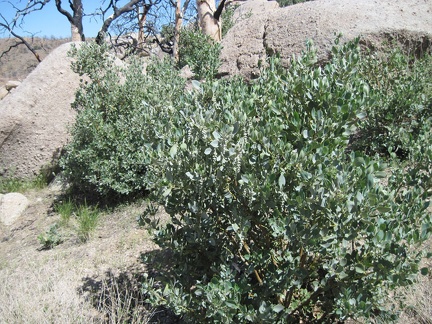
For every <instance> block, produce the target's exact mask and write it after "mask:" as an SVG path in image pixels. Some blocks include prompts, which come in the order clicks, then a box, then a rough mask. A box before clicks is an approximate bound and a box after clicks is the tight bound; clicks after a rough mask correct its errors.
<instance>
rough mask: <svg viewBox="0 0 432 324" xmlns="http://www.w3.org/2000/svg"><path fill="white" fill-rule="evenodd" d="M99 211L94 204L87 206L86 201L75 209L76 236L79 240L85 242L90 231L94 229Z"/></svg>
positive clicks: (88, 237)
mask: <svg viewBox="0 0 432 324" xmlns="http://www.w3.org/2000/svg"><path fill="white" fill-rule="evenodd" d="M99 215H100V212H99V210H98V209H97V207H95V206H88V205H87V202H84V204H83V205H80V206H79V207H78V208H77V211H76V218H77V221H78V230H77V232H78V238H79V240H80V241H81V242H87V241H88V240H89V239H90V235H91V233H92V232H93V231H94V230H95V229H96V226H97V223H98V220H99Z"/></svg>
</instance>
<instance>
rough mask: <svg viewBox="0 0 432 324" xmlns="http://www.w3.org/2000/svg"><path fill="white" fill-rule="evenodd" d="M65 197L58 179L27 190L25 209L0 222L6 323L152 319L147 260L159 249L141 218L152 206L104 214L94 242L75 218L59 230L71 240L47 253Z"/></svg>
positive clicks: (0, 288) (1, 303) (1, 304)
mask: <svg viewBox="0 0 432 324" xmlns="http://www.w3.org/2000/svg"><path fill="white" fill-rule="evenodd" d="M61 194H62V191H61V188H60V186H59V185H58V184H57V185H50V186H48V187H47V188H44V189H41V190H31V191H29V192H26V193H25V195H26V196H27V197H28V199H29V201H30V205H29V207H28V208H27V210H26V211H25V213H24V214H23V215H22V216H21V217H20V218H19V219H18V220H17V221H16V222H15V223H14V224H13V225H11V226H9V227H6V226H5V225H0V283H1V284H0V322H1V323H101V322H107V323H121V322H124V320H125V319H129V320H131V318H132V317H133V318H134V320H132V322H135V323H143V322H144V323H145V322H147V321H148V320H149V319H150V317H151V316H150V315H151V313H152V312H154V311H152V310H149V309H148V307H145V306H143V299H144V298H142V297H143V296H142V295H140V294H141V293H140V289H139V287H140V283H139V281H140V278H141V276H142V274H143V273H144V272H145V270H146V269H145V266H144V264H143V262H142V260H141V257H142V256H143V255H145V254H146V253H151V252H152V251H153V252H154V251H157V247H156V246H155V245H154V244H153V243H152V242H151V240H150V235H149V233H148V231H147V230H146V229H144V228H142V227H139V226H138V223H137V221H136V218H137V217H138V216H139V215H140V213H142V211H143V210H144V204H145V203H144V202H139V203H134V204H130V205H125V206H120V207H116V208H115V209H114V210H112V211H109V212H108V211H106V212H102V214H101V215H100V219H99V223H98V226H97V228H96V230H95V232H94V233H92V235H91V238H90V240H89V241H88V242H86V243H81V242H80V240H79V239H78V237H77V234H76V230H75V229H74V224H73V221H71V222H70V223H69V224H68V225H66V226H61V227H60V228H59V233H60V235H61V237H62V239H63V243H61V244H60V245H58V246H56V247H54V248H53V249H47V250H45V249H42V247H43V246H42V245H41V243H40V242H39V240H38V236H39V235H40V234H41V233H45V232H46V231H47V230H48V229H49V228H50V226H52V225H53V224H56V223H57V224H59V223H60V222H61V219H60V215H59V214H58V213H56V212H55V211H54V209H53V206H54V204H55V202H56V201H58V200H59V199H61ZM136 298H140V299H141V300H140V301H137V300H136ZM127 303H130V304H129V305H127ZM128 312H129V314H124V313H128ZM132 313H135V314H133V315H131V314H132Z"/></svg>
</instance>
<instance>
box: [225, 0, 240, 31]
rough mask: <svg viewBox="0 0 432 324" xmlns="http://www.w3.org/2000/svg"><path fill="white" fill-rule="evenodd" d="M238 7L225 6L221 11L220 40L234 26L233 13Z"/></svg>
mask: <svg viewBox="0 0 432 324" xmlns="http://www.w3.org/2000/svg"><path fill="white" fill-rule="evenodd" d="M239 6H240V5H230V6H225V8H224V10H223V11H222V38H224V37H225V35H226V34H227V32H228V31H229V30H230V29H231V28H232V27H233V26H234V24H235V21H234V12H235V10H236V9H237V8H238V7H239Z"/></svg>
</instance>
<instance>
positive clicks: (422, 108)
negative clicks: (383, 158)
mask: <svg viewBox="0 0 432 324" xmlns="http://www.w3.org/2000/svg"><path fill="white" fill-rule="evenodd" d="M360 74H361V76H362V77H363V78H364V79H366V80H367V82H368V84H369V87H370V88H371V89H372V90H373V91H372V93H371V95H372V98H371V99H372V100H371V105H369V106H368V108H367V114H368V118H367V119H365V120H364V121H363V122H362V124H361V125H360V131H359V133H358V134H357V135H356V140H355V143H354V145H355V146H354V148H355V149H356V150H363V151H365V152H367V153H369V154H371V153H373V152H378V153H380V154H388V152H389V151H390V152H395V153H396V154H398V155H399V156H401V157H403V156H405V155H407V154H408V151H409V149H410V147H411V146H410V145H411V139H410V137H411V136H414V137H415V138H416V137H417V136H418V135H419V131H420V129H421V127H422V125H424V123H425V122H427V120H429V119H430V118H431V117H432V109H431V108H432V99H431V98H432V86H431V82H430V76H431V75H432V56H431V55H426V56H425V57H424V58H423V59H421V60H419V59H415V58H414V57H411V55H408V54H406V53H404V52H403V51H402V50H401V49H399V48H396V49H393V50H391V51H389V53H386V55H383V54H377V53H370V54H369V55H367V56H366V57H365V59H364V60H363V61H362V64H361V65H360Z"/></svg>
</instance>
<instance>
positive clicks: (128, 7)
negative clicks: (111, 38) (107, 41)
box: [96, 0, 143, 45]
mask: <svg viewBox="0 0 432 324" xmlns="http://www.w3.org/2000/svg"><path fill="white" fill-rule="evenodd" d="M140 2H143V0H131V1H129V2H128V3H127V4H125V5H124V6H123V7H121V8H118V7H117V1H111V2H110V6H111V7H112V9H113V10H114V13H113V14H112V15H111V16H109V17H108V18H107V19H105V20H104V22H103V24H102V27H101V29H100V30H99V32H98V34H97V36H96V43H97V44H99V45H100V44H102V41H103V37H104V34H105V33H106V32H107V31H108V28H109V26H110V25H111V23H112V22H113V21H114V20H115V19H117V18H118V17H120V16H121V15H123V14H124V13H126V12H130V11H135V10H136V6H137V5H138V4H139V3H140Z"/></svg>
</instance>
